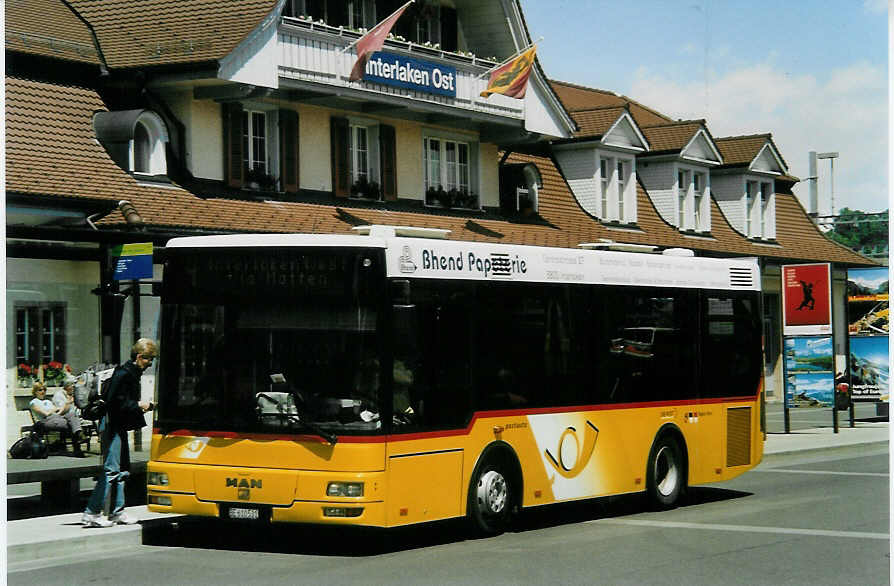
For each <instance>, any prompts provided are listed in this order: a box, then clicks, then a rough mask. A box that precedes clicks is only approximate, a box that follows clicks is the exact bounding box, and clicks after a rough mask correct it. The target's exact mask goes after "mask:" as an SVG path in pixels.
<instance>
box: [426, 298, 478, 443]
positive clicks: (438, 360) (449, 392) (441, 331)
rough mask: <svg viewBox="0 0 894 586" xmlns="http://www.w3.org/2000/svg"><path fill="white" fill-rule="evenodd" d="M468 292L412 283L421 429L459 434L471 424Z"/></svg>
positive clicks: (470, 315)
mask: <svg viewBox="0 0 894 586" xmlns="http://www.w3.org/2000/svg"><path fill="white" fill-rule="evenodd" d="M469 289H470V286H469V285H468V284H463V283H459V284H454V283H450V282H446V283H445V282H432V283H426V282H421V281H420V282H418V283H414V293H413V299H414V301H415V303H416V307H417V313H418V320H419V328H418V331H419V360H418V368H417V371H416V372H414V374H413V388H412V392H411V397H414V396H415V397H418V406H419V408H418V411H419V413H418V414H417V417H416V422H417V425H418V426H419V427H421V428H423V429H456V428H461V427H465V426H466V424H467V423H468V422H469V421H470V420H471V416H472V407H471V400H470V397H471V383H470V365H471V353H472V351H473V350H472V344H473V340H472V327H471V318H472V312H471V309H470V303H471V299H472V298H471V295H470V294H469ZM414 410H416V408H415V407H414Z"/></svg>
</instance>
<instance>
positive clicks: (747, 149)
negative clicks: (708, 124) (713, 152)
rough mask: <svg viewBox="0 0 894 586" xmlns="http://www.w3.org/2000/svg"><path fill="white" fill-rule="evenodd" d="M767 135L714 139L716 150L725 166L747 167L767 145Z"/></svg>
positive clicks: (768, 136) (768, 137)
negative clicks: (721, 156)
mask: <svg viewBox="0 0 894 586" xmlns="http://www.w3.org/2000/svg"><path fill="white" fill-rule="evenodd" d="M769 139H770V135H769V134H752V135H749V136H724V137H723V138H717V139H714V142H715V143H716V144H717V149H718V150H719V151H720V154H721V155H723V162H724V163H725V164H727V165H748V164H750V163H751V161H753V160H754V157H756V156H757V154H758V153H759V152H760V150H761V149H762V148H763V147H764V145H765V144H767V140H769Z"/></svg>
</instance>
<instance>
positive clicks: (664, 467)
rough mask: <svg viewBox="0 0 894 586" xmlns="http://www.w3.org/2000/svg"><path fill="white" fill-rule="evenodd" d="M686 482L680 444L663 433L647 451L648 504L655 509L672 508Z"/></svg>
mask: <svg viewBox="0 0 894 586" xmlns="http://www.w3.org/2000/svg"><path fill="white" fill-rule="evenodd" d="M685 484H686V465H685V462H684V461H683V451H682V450H681V449H680V444H679V443H678V442H677V440H676V439H675V438H674V437H673V436H672V435H670V434H663V435H661V436H660V437H659V438H658V439H657V440H655V443H654V444H652V450H651V451H650V452H649V462H648V468H647V469H646V492H647V494H648V498H649V505H650V506H651V507H652V508H653V509H655V510H665V509H672V508H674V507H675V506H676V505H677V501H678V500H679V498H680V495H682V494H683V490H684V487H685Z"/></svg>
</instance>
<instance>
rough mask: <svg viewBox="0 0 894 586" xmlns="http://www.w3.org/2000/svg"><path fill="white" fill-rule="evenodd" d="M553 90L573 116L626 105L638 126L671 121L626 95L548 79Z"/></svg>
mask: <svg viewBox="0 0 894 586" xmlns="http://www.w3.org/2000/svg"><path fill="white" fill-rule="evenodd" d="M549 83H550V85H551V86H552V88H553V91H554V92H555V93H556V95H557V96H559V101H561V102H562V106H564V107H565V109H566V110H567V111H568V112H570V113H571V114H572V116H573V114H574V112H577V111H580V110H592V109H594V108H603V107H606V106H616V107H626V108H627V109H628V110H630V115H631V116H633V119H634V120H635V121H636V123H637V125H639V126H652V125H655V124H663V123H666V122H673V120H672V119H671V118H668V117H667V116H665V115H664V114H661V113H659V112H656V111H655V110H652V109H651V108H647V107H646V106H643V105H642V104H640V103H639V102H636V101H634V100H631V99H630V98H628V97H626V96H619V95H617V94H615V93H612V92H607V91H604V90H597V89H593V88H588V87H583V86H580V85H575V84H572V83H568V82H564V81H556V80H554V79H551V80H550V82H549Z"/></svg>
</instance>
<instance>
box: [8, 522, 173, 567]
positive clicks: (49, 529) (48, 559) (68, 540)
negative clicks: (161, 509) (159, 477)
mask: <svg viewBox="0 0 894 586" xmlns="http://www.w3.org/2000/svg"><path fill="white" fill-rule="evenodd" d="M127 510H128V512H129V514H131V515H133V516H136V517H137V518H138V519H139V522H138V523H137V524H135V525H116V526H115V527H95V528H86V527H83V526H82V525H81V522H80V520H81V513H69V514H65V515H57V516H54V517H38V518H33V519H20V520H17V521H10V522H8V523H7V527H6V534H7V548H6V563H7V571H8V572H13V571H15V572H21V571H26V570H30V569H36V568H41V567H48V566H57V565H60V564H65V563H73V562H76V561H81V560H82V561H89V560H91V559H93V558H94V557H95V556H96V555H98V554H102V555H103V556H107V555H109V554H114V553H115V552H119V551H120V552H126V551H130V552H132V551H134V550H135V548H136V547H139V546H141V545H142V544H143V531H144V530H145V529H148V528H150V527H152V526H153V525H156V524H160V523H165V522H170V520H171V519H174V518H178V517H180V516H181V515H167V514H160V513H150V512H148V511H146V507H145V506H136V507H128V509H127ZM137 511H139V512H137ZM60 552H63V553H62V555H59V553H60Z"/></svg>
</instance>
